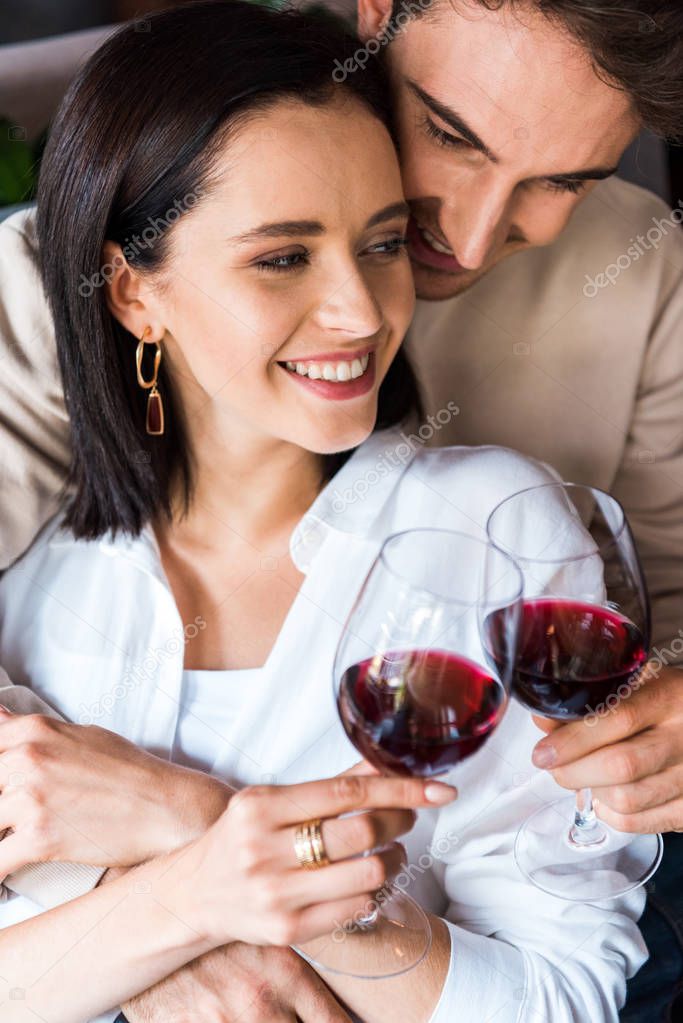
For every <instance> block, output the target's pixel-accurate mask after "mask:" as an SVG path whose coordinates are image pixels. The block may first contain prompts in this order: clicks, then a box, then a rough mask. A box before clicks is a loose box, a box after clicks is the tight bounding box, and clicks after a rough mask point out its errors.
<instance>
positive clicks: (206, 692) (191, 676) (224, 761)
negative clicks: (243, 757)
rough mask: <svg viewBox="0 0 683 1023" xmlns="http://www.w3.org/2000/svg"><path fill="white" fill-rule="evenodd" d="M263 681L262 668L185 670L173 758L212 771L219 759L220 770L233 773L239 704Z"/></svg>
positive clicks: (184, 763)
mask: <svg viewBox="0 0 683 1023" xmlns="http://www.w3.org/2000/svg"><path fill="white" fill-rule="evenodd" d="M260 684H261V669H260V668H245V669H243V670H239V671H235V670H230V671H187V670H186V671H184V672H183V678H182V683H181V692H180V708H179V710H178V721H177V724H176V734H175V739H174V741H173V749H172V751H171V760H172V761H173V762H174V763H175V764H182V765H183V766H184V767H194V768H195V770H197V771H205V772H206V773H207V774H212V773H213V770H214V768H215V767H216V765H217V763H218V761H219V759H220V761H221V768H222V772H219V773H223V774H225V773H234V765H232V764H231V763H230V762H229V757H230V751H231V749H232V747H231V745H230V735H231V733H232V729H233V727H234V725H235V721H236V719H237V717H238V714H239V711H240V707H242V706H243V705H244V703H245V702H246V701H247V700H248V699H249V697H250V695H251V694H253V688H252V687H253V686H258V685H260Z"/></svg>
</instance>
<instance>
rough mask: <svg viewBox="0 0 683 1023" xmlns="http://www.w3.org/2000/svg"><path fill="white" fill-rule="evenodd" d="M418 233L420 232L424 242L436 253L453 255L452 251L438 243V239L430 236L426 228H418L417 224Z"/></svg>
mask: <svg viewBox="0 0 683 1023" xmlns="http://www.w3.org/2000/svg"><path fill="white" fill-rule="evenodd" d="M418 231H419V232H420V234H421V235H422V237H423V238H424V240H425V241H426V242H427V244H428V245H431V247H432V248H433V249H435V250H436V251H437V252H443V253H444V254H445V255H446V256H452V255H453V249H449V247H448V246H447V245H444V243H443V242H440V241H439V240H438V238H435V237H434V235H433V234H430V233H429V231H427V229H426V228H424V227H420V225H419V224H418Z"/></svg>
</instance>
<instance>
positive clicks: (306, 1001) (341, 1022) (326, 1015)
mask: <svg viewBox="0 0 683 1023" xmlns="http://www.w3.org/2000/svg"><path fill="white" fill-rule="evenodd" d="M294 1008H295V1009H296V1018H297V1019H298V1020H301V1023H351V1017H350V1016H349V1015H348V1013H346V1012H345V1011H344V1010H343V1009H342V1007H341V1005H340V1004H339V1002H338V1001H337V999H336V998H335V996H334V995H333V994H332V992H331V991H330V989H329V988H328V986H327V984H325V983H324V982H323V980H322V979H321V978H320V977H319V976H318V974H317V973H316V972H315V970H313V969H312V968H311V967H308V968H307V972H306V976H305V977H302V978H300V979H299V980H298V981H297V985H296V997H295V1002H294Z"/></svg>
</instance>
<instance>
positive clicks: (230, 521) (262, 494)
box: [162, 421, 323, 546]
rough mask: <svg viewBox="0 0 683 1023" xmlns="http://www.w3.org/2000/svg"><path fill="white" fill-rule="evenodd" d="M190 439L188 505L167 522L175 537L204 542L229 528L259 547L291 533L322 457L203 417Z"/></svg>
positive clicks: (315, 484)
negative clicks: (190, 460)
mask: <svg viewBox="0 0 683 1023" xmlns="http://www.w3.org/2000/svg"><path fill="white" fill-rule="evenodd" d="M189 439H190V450H191V451H192V452H193V475H194V486H193V493H192V498H191V503H190V509H189V511H188V513H187V514H186V515H183V516H176V517H175V519H174V522H173V524H171V525H169V526H168V527H166V529H170V530H172V532H173V535H174V537H175V538H176V539H180V538H181V537H182V538H183V539H185V540H188V541H193V540H195V541H197V542H198V543H200V544H201V545H202V546H204V545H205V544H206V541H207V539H208V538H209V537H214V538H217V537H218V536H220V534H221V532H223V531H224V530H229V531H233V532H236V533H238V534H239V535H240V536H242V537H244V538H245V539H248V540H249V541H250V542H252V543H254V544H256V545H257V546H260V545H261V544H263V543H264V542H266V541H268V540H269V539H270V538H274V537H276V536H278V534H280V533H281V532H282V531H283V530H284V531H287V532H291V530H292V529H293V528H294V526H295V525H296V523H297V522H298V521H299V519H300V518H301V517H302V515H304V513H305V512H306V511H307V510H308V508H309V507H310V505H311V504H312V503H313V501H314V500H315V498H316V497H317V495H318V493H319V492H320V489H321V486H322V479H323V460H322V457H321V456H320V455H316V454H314V453H313V452H310V451H305V450H303V449H302V448H299V447H297V446H296V445H294V444H289V443H286V442H284V441H279V440H277V439H274V438H272V437H262V436H260V437H259V436H254V435H253V433H251V431H246V430H242V431H240V430H239V429H233V428H232V427H231V429H230V431H229V433H226V431H225V426H224V424H223V429H222V430H221V429H220V428H219V424H217V423H216V422H206V421H205V422H203V423H200V422H197V421H195V423H194V424H193V427H192V429H191V430H190V438H189ZM162 528H163V527H162ZM164 531H166V530H164Z"/></svg>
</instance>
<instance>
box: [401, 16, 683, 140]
mask: <svg viewBox="0 0 683 1023" xmlns="http://www.w3.org/2000/svg"><path fill="white" fill-rule="evenodd" d="M403 2H404V0H394V12H393V13H394V16H396V15H397V14H398V13H399V12H400V11H401V9H402V6H403ZM441 2H443V0H439V2H435V3H434V4H432V6H431V7H425V14H426V16H427V17H429V16H433V17H435V18H436V17H438V14H439V9H440V6H441ZM448 2H450V3H451V4H452V5H453V6H455V7H457V0H448ZM476 3H479V4H481V6H482V7H487V8H488V9H489V10H498V9H500V8H501V7H505V6H511V7H518V8H519V9H520V11H523V10H524V9H526V10H537V11H540V12H541V13H542V14H544V15H545V16H546V17H547V18H548V19H550V20H551V21H555V22H557V23H558V24H559V25H561V26H564V27H565V28H566V29H567V30H568V31H569V32H570V33H571V35H573V36H574V37H575V38H576V39H577V40H578V41H579V42H580V43H581V44H582V45H583V46H584V47H585V48H586V49H587V50H588V52H589V53H590V54H591V56H592V58H593V64H594V67H595V70H596V72H597V73H598V75H599V76H600V77H601V78H602V79H603V80H604V81H606V82H608V83H609V84H610V85H613V86H615V87H616V88H619V89H622V90H623V91H624V92H626V93H627V94H628V95H629V96H630V97H631V100H632V102H633V107H634V109H635V111H636V113H637V115H638V117H639V118H640V120H641V121H642V124H643V126H644V127H646V128H649V129H650V130H651V131H653V132H655V133H656V134H658V135H662V136H664V137H665V138H669V139H675V140H681V139H682V138H683V0H476ZM416 7H417V5H412V6H411V10H412V9H415V8H416ZM425 14H421V13H420V12H419V11H416V16H418V17H424V16H425Z"/></svg>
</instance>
